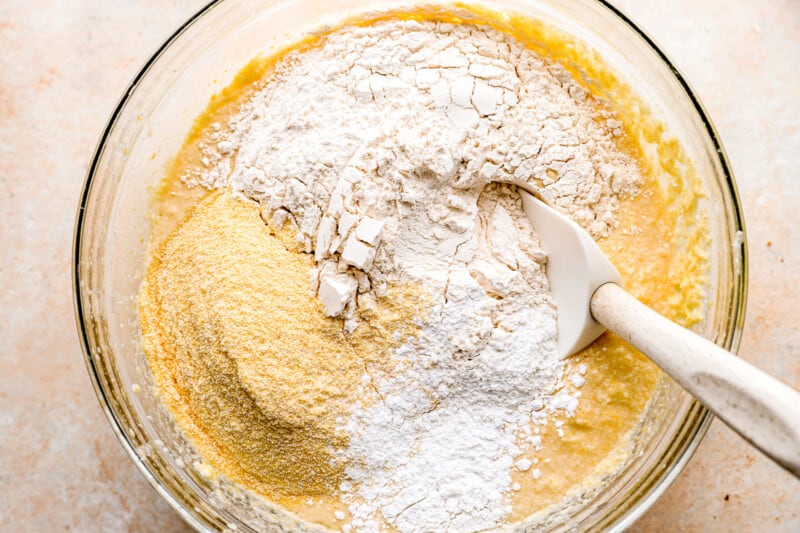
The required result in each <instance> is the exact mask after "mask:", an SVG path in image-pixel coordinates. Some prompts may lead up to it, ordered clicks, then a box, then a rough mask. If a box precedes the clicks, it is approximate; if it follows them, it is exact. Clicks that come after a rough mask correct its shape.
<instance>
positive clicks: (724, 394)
mask: <svg viewBox="0 0 800 533" xmlns="http://www.w3.org/2000/svg"><path fill="white" fill-rule="evenodd" d="M591 308H592V316H593V317H594V319H595V320H597V321H598V322H600V323H601V324H603V325H604V326H606V327H607V328H608V329H610V330H611V331H613V332H614V333H616V334H617V335H619V336H620V337H622V338H623V339H625V340H626V341H628V342H629V343H630V344H632V345H633V346H635V347H636V348H637V349H638V350H639V351H640V352H642V353H643V354H645V355H646V356H647V357H649V358H650V359H651V360H652V361H653V362H654V363H655V364H657V365H658V366H659V367H661V369H662V370H664V371H665V372H666V373H667V374H669V375H670V376H671V377H672V378H673V379H674V380H675V381H677V382H678V383H679V384H680V385H681V386H682V387H683V388H684V389H686V390H687V391H688V392H689V393H691V394H692V396H694V397H695V398H697V399H698V400H700V401H701V402H702V403H703V404H704V405H705V406H706V407H708V408H709V409H710V410H711V411H712V412H713V413H714V414H715V415H717V416H718V417H719V418H720V419H721V420H722V421H723V422H725V423H726V424H728V426H730V427H731V428H732V429H733V430H734V431H736V432H737V433H739V435H741V436H742V437H744V438H745V439H746V440H748V441H749V442H750V443H751V444H753V445H754V446H755V447H756V448H758V449H760V450H761V451H762V452H764V453H765V454H767V455H768V456H769V457H771V458H772V459H773V460H774V461H775V462H777V463H778V464H779V465H781V466H782V467H784V468H785V469H787V470H788V471H789V472H791V473H793V474H794V475H795V476H797V477H800V392H798V391H796V390H794V389H793V388H791V387H789V386H788V385H785V384H783V383H781V382H780V381H778V380H777V379H775V378H773V377H772V376H769V375H768V374H766V373H764V372H762V371H761V370H759V369H758V368H756V367H754V366H752V365H750V364H749V363H746V362H745V361H743V360H742V359H739V358H738V357H736V356H735V355H733V354H732V353H730V352H728V351H726V350H723V349H722V348H720V347H719V346H717V345H716V344H714V343H712V342H711V341H708V340H706V339H704V338H703V337H701V336H699V335H697V334H695V333H692V332H691V331H689V330H687V329H684V328H682V327H680V326H678V325H677V324H675V323H674V322H671V321H669V320H667V319H666V318H664V317H663V316H661V315H659V314H658V313H656V312H655V311H653V310H652V309H650V308H649V307H647V306H646V305H644V304H643V303H641V302H640V301H639V300H637V299H636V298H634V297H633V296H631V295H630V294H628V293H627V292H626V291H625V290H624V289H623V288H622V287H620V286H619V285H617V284H616V283H606V284H605V285H602V286H601V287H600V288H599V289H597V291H596V292H595V293H594V296H592V304H591Z"/></svg>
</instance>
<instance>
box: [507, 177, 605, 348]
mask: <svg viewBox="0 0 800 533" xmlns="http://www.w3.org/2000/svg"><path fill="white" fill-rule="evenodd" d="M520 195H521V196H522V205H523V207H524V209H525V213H526V214H527V216H528V219H529V220H530V221H531V224H533V229H534V230H535V231H536V234H537V235H538V236H539V240H540V241H541V242H542V247H543V248H544V251H545V252H546V253H547V280H548V281H549V282H550V292H551V293H552V295H553V300H555V303H556V307H557V309H558V351H559V355H560V356H561V357H562V358H563V357H568V356H570V355H572V354H574V353H576V352H578V351H580V350H582V349H583V348H585V347H586V346H588V345H589V344H591V343H592V342H593V341H594V340H595V339H596V338H597V337H599V336H600V335H601V334H602V333H603V331H605V329H606V328H605V327H604V326H602V325H601V324H600V323H598V322H597V321H595V320H594V318H592V313H591V308H590V306H591V301H592V295H594V292H595V291H596V290H597V289H598V287H600V286H601V285H604V284H605V283H619V282H620V276H619V272H617V269H616V268H614V265H612V264H611V262H610V261H609V260H608V258H607V257H606V256H605V254H604V253H603V252H602V250H600V247H599V246H597V243H596V242H595V241H594V239H592V238H591V237H590V236H589V234H588V233H587V232H586V231H585V230H584V229H583V228H581V227H580V226H578V224H576V223H575V222H574V221H573V220H571V219H570V218H569V217H567V216H565V215H562V214H561V213H559V212H558V211H556V210H555V209H553V208H552V207H550V206H549V205H547V204H546V203H544V202H542V201H541V200H539V199H538V198H536V197H535V196H533V195H532V194H530V193H528V192H526V191H523V190H520Z"/></svg>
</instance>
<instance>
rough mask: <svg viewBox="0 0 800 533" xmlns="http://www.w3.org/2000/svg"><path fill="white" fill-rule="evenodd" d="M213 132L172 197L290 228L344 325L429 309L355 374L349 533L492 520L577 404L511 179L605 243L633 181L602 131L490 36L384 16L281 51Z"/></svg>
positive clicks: (347, 426)
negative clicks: (550, 427)
mask: <svg viewBox="0 0 800 533" xmlns="http://www.w3.org/2000/svg"><path fill="white" fill-rule="evenodd" d="M228 126H229V128H230V129H231V130H232V132H231V134H230V135H226V136H225V138H224V139H222V138H221V137H220V141H219V142H218V143H217V144H216V147H213V146H211V145H207V146H206V147H205V158H206V167H207V168H206V169H205V170H204V171H203V172H199V173H193V174H190V175H187V176H186V181H187V182H188V183H190V184H201V185H204V186H206V187H230V188H232V189H233V190H234V191H235V192H236V193H240V194H244V195H245V196H247V197H250V198H252V199H254V200H257V201H258V202H260V203H261V204H262V212H263V213H264V217H265V219H266V220H268V221H270V223H271V224H273V225H275V226H276V227H280V226H282V225H284V224H289V225H291V226H292V227H293V229H294V230H295V231H296V234H297V239H298V245H299V246H300V247H301V248H302V249H304V250H305V251H306V252H308V253H313V254H314V257H315V260H316V263H317V267H316V269H315V271H314V273H313V276H312V282H311V288H312V290H313V291H314V292H315V294H316V295H317V296H318V297H319V298H320V300H321V301H322V303H323V305H324V308H325V310H326V313H327V314H329V315H330V316H341V317H343V318H344V319H345V329H346V330H347V331H352V330H353V329H355V328H357V327H359V323H358V318H357V314H356V311H357V309H358V308H359V307H363V308H371V306H372V305H373V304H374V302H375V298H376V297H380V296H383V295H385V294H386V293H387V289H388V287H389V285H390V284H392V283H415V284H418V285H419V286H420V287H423V288H424V289H425V290H426V291H427V293H428V297H429V298H428V302H429V303H428V305H429V307H430V308H429V309H422V310H421V313H420V320H422V321H423V322H422V326H423V327H422V332H421V333H420V335H419V336H417V337H416V338H414V339H411V340H410V341H408V342H407V343H406V344H404V345H403V346H402V347H400V348H399V349H398V351H397V353H396V355H395V357H396V360H397V371H396V372H395V373H393V374H392V375H389V376H369V375H367V376H365V383H364V387H363V398H362V399H361V401H360V402H359V403H358V405H356V406H355V407H354V410H353V413H352V415H351V416H350V417H349V419H348V420H346V421H343V423H342V425H341V429H343V430H345V431H347V433H348V434H349V436H350V444H349V447H348V448H346V449H342V450H338V451H337V458H338V460H341V461H343V462H344V464H345V472H346V476H347V477H348V479H347V481H345V482H344V483H343V484H342V486H341V487H340V489H341V492H342V494H343V496H342V497H343V499H344V501H345V502H348V503H349V511H350V514H351V517H352V520H351V525H352V527H353V530H354V531H381V530H383V529H384V528H385V526H387V525H388V526H391V527H393V528H395V529H396V530H398V531H400V532H402V533H412V532H424V531H433V530H436V531H444V530H447V531H453V532H461V531H474V530H481V529H486V528H491V527H494V526H497V525H498V524H500V523H501V522H502V521H503V519H504V518H505V517H507V516H508V515H509V514H510V512H511V508H510V504H509V499H508V492H509V490H511V489H512V488H513V487H512V481H511V470H512V468H513V467H514V464H515V458H517V457H519V456H520V455H521V454H522V452H523V450H522V449H521V446H530V447H532V448H534V449H535V450H537V451H538V450H540V449H541V443H542V439H541V437H540V436H539V435H538V426H540V425H542V424H546V422H547V417H548V416H550V415H551V414H553V413H556V412H558V413H561V414H563V415H565V416H571V415H573V414H574V413H575V411H576V409H578V396H579V395H578V394H573V393H570V392H569V391H567V390H566V389H562V390H561V391H560V392H558V394H555V393H554V391H555V390H556V385H557V384H558V383H559V382H560V381H561V380H562V371H563V365H562V363H561V362H560V361H559V359H558V355H557V351H556V333H557V332H556V309H555V305H554V303H553V301H552V298H551V296H550V293H549V289H548V285H547V279H546V277H545V272H544V265H545V262H546V257H545V254H544V253H543V251H542V249H541V248H540V246H539V243H538V239H537V238H536V235H535V233H534V231H533V229H532V228H531V226H530V224H529V223H528V221H527V219H526V218H525V216H524V213H523V211H522V207H521V202H520V199H519V196H518V194H517V193H516V191H515V188H514V184H521V185H524V186H525V187H527V188H529V189H532V190H535V191H537V192H538V193H539V194H540V195H541V196H542V197H543V198H544V199H546V200H547V201H548V202H549V203H551V204H552V205H554V206H556V207H557V208H559V209H561V210H562V211H564V212H565V213H567V214H569V215H570V216H571V217H572V218H573V219H575V220H576V221H577V222H578V223H579V224H581V225H582V226H583V227H585V228H586V229H587V230H588V231H589V232H590V233H591V234H592V235H594V236H595V237H600V236H604V235H606V234H607V233H608V232H609V230H610V229H611V228H613V227H614V226H615V224H616V221H615V213H616V210H617V208H618V198H617V197H618V195H620V194H630V193H635V192H636V190H637V187H638V184H639V182H640V176H639V173H638V171H637V169H636V166H635V164H634V162H633V161H632V160H631V159H630V158H628V157H627V156H625V155H623V154H622V153H621V152H620V151H619V150H618V149H617V148H616V146H615V142H614V136H615V135H619V134H620V131H619V124H618V122H617V121H616V120H614V118H613V116H611V114H610V113H608V112H606V111H603V108H602V106H599V105H598V103H597V102H595V101H593V100H592V98H591V97H589V96H588V94H587V93H586V91H585V90H584V89H582V88H581V87H580V85H578V84H577V83H576V82H575V81H574V80H573V79H572V78H571V77H570V75H569V74H568V73H567V72H566V71H565V70H564V69H563V68H562V67H560V66H558V65H556V64H553V63H550V62H548V61H546V60H544V59H543V58H541V57H540V56H538V55H536V54H535V53H534V52H532V51H530V50H528V49H526V48H525V47H523V46H522V45H521V44H520V43H518V42H516V41H515V40H513V39H512V38H510V37H509V36H507V35H504V34H502V33H500V32H497V31H495V30H492V29H489V28H485V27H476V26H471V25H453V24H439V23H434V22H417V21H399V20H394V21H386V22H380V23H376V24H372V25H369V26H364V27H349V28H344V29H341V30H338V31H336V32H334V33H333V34H331V35H329V36H327V37H326V38H324V40H323V42H322V43H321V44H320V45H319V46H318V47H315V48H313V49H310V50H306V51H304V52H302V53H290V54H289V55H288V56H287V57H285V58H284V59H283V60H282V61H281V62H280V63H279V64H278V66H277V67H276V71H275V73H274V74H273V75H272V76H271V77H270V79H269V80H268V82H267V83H265V85H264V87H263V88H262V89H261V90H260V91H258V92H257V94H256V95H255V96H254V97H253V98H252V99H251V100H250V101H249V102H248V103H247V104H246V105H245V106H244V107H243V109H242V110H241V112H240V114H239V115H238V116H236V117H234V118H233V120H232V121H231V122H230V124H229V125H228ZM581 373H583V372H581ZM580 379H583V378H580ZM578 382H579V379H578V378H577V377H576V378H573V383H574V384H575V386H576V387H577V386H580V385H579V384H578ZM580 384H582V383H580ZM558 431H559V434H563V429H562V428H560V427H559V428H558ZM530 467H531V464H530V462H529V461H528V462H522V461H518V462H517V468H518V469H519V470H522V471H526V470H528V469H529V468H530ZM539 475H540V474H539V470H538V469H537V470H534V471H533V476H534V478H538V476H539Z"/></svg>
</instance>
